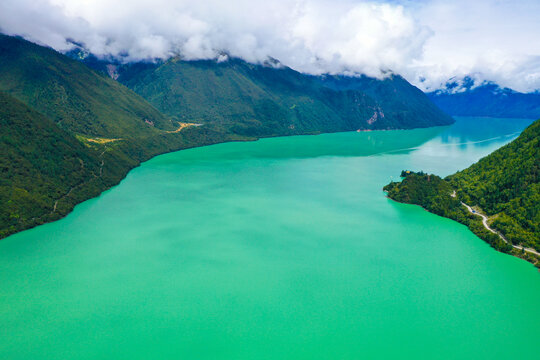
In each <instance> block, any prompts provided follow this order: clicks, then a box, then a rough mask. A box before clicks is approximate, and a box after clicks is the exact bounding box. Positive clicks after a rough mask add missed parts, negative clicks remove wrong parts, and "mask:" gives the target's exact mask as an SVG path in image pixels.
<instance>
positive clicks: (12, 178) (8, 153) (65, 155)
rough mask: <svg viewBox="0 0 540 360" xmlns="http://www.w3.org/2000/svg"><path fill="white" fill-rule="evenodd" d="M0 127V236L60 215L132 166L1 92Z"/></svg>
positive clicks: (108, 184) (115, 179)
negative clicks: (79, 138)
mask: <svg viewBox="0 0 540 360" xmlns="http://www.w3.org/2000/svg"><path fill="white" fill-rule="evenodd" d="M0 128H1V129H2V132H1V133H0V153H1V154H2V156H1V157H0V174H1V176H0V203H1V204H2V206H1V207H0V224H1V225H2V226H1V227H0V237H3V236H6V235H8V234H10V233H13V232H15V231H17V230H20V229H24V228H26V227H29V226H32V225H36V224H40V223H43V222H46V221H50V220H53V219H57V218H59V217H60V216H62V215H65V214H66V213H67V212H68V211H69V210H71V208H72V207H73V206H74V205H75V204H76V203H78V202H80V201H82V200H85V199H87V198H88V197H90V196H96V195H97V194H99V193H100V192H101V191H103V190H104V189H106V188H107V187H109V186H111V185H112V184H114V183H116V182H117V181H118V180H119V179H120V178H121V177H123V176H124V175H125V172H126V170H127V169H128V166H129V165H132V164H131V163H129V162H126V160H125V159H122V158H118V156H115V154H114V153H110V152H104V153H101V152H100V151H98V149H92V148H89V147H87V146H85V145H83V143H81V142H80V141H79V140H77V139H76V138H75V137H74V136H73V135H71V134H70V133H68V132H66V131H64V130H62V129H60V128H59V127H58V126H56V124H54V122H53V121H51V120H49V119H48V118H46V117H45V116H44V115H42V114H40V113H38V112H36V111H34V110H32V109H30V108H29V107H28V106H26V105H25V104H23V103H21V102H20V101H18V100H16V99H15V98H13V97H11V96H9V95H7V94H5V93H3V92H0ZM68 194H69V195H68Z"/></svg>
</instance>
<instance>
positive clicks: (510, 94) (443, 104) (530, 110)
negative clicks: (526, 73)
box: [427, 79, 540, 119]
mask: <svg viewBox="0 0 540 360" xmlns="http://www.w3.org/2000/svg"><path fill="white" fill-rule="evenodd" d="M471 81H472V80H470V79H469V80H467V79H465V84H464V86H462V87H461V88H460V89H459V90H458V91H456V90H455V89H454V86H452V84H449V85H447V88H446V89H443V90H438V91H434V92H430V93H428V94H427V95H428V97H429V98H430V99H431V100H432V101H433V102H434V103H435V104H436V105H437V106H439V107H440V108H441V109H442V110H443V111H445V112H446V113H448V114H450V115H454V116H490V117H500V118H525V119H537V118H539V117H540V94H539V93H528V94H524V93H520V92H517V91H513V90H511V89H507V88H500V87H499V86H497V85H496V84H493V83H486V84H484V85H481V86H478V87H473V84H472V82H471Z"/></svg>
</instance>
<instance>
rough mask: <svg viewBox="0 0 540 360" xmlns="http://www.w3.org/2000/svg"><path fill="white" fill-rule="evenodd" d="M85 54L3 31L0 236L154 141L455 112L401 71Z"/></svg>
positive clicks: (439, 121)
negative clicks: (347, 75) (87, 57)
mask: <svg viewBox="0 0 540 360" xmlns="http://www.w3.org/2000/svg"><path fill="white" fill-rule="evenodd" d="M71 55H73V53H72V54H71ZM75 57H78V56H75ZM83 58H84V57H82V58H79V60H81V59H83ZM83 60H84V59H83ZM89 65H92V66H94V67H95V68H96V69H97V70H93V69H90V68H89V67H88V66H86V65H85V64H84V63H83V62H81V61H78V60H75V59H72V58H70V57H68V56H65V55H62V54H59V53H57V52H55V51H54V50H52V49H49V48H45V47H42V46H39V45H36V44H33V43H31V42H28V41H25V40H23V39H20V38H16V37H9V36H4V35H1V34H0V92H1V97H0V101H1V104H2V108H1V109H0V122H1V125H2V127H1V133H0V146H1V150H2V159H1V163H0V165H1V171H0V173H1V177H0V200H1V203H2V207H1V209H0V238H1V237H4V236H7V235H9V234H11V233H13V232H16V231H19V230H21V229H25V228H28V227H31V226H34V225H36V224H40V223H43V222H46V221H51V220H53V219H56V218H58V217H60V216H63V215H65V214H67V213H68V212H69V211H70V210H71V209H72V208H73V206H74V205H76V204H77V203H79V202H81V201H83V200H86V199H88V198H90V197H93V196H96V195H97V194H99V193H100V192H101V191H103V190H104V189H106V188H108V187H110V186H112V185H113V184H116V183H118V182H119V181H120V180H121V179H122V178H123V177H124V176H125V174H126V173H127V172H128V171H129V170H130V169H131V168H133V167H134V166H137V165H138V164H139V163H140V162H141V161H144V160H147V159H149V158H150V157H152V156H154V155H157V154H160V153H164V152H168V151H174V150H179V149H185V148H188V147H195V146H202V145H208V144H214V143H218V142H223V141H234V140H253V139H256V138H258V137H261V136H275V135H291V134H306V133H319V132H332V131H342V130H356V129H359V128H362V129H371V128H410V127H427V126H433V125H446V124H449V123H451V122H452V119H451V118H449V117H448V116H447V115H445V114H443V113H442V112H441V111H440V110H438V109H437V108H436V107H435V106H434V105H433V104H431V103H430V102H429V100H428V99H427V97H425V96H424V95H423V94H422V93H421V92H419V90H418V89H416V88H414V87H413V86H412V85H410V84H408V83H407V82H406V81H405V80H403V79H402V78H399V77H397V76H393V77H389V78H388V79H386V80H385V81H384V82H381V84H383V83H384V85H378V82H379V81H378V80H374V79H371V80H369V81H368V79H367V78H365V79H363V80H362V81H368V82H369V83H370V84H369V86H368V85H367V83H366V84H365V85H362V86H364V87H366V92H364V91H363V90H361V89H360V88H361V87H362V86H360V85H361V84H360V78H358V79H357V80H358V81H357V83H356V85H355V86H356V87H357V88H355V89H352V88H351V89H336V88H335V86H334V85H335V84H334V85H332V86H330V85H329V84H328V83H325V82H324V81H322V80H321V79H320V78H317V77H312V76H306V75H302V74H300V73H298V72H295V71H293V70H291V69H288V68H285V67H281V66H279V65H278V64H277V63H275V62H272V63H269V64H266V65H251V64H248V63H245V62H243V61H240V60H234V59H233V60H230V61H227V62H223V63H218V62H216V61H196V62H186V61H180V60H178V59H170V60H169V61H166V62H164V63H156V64H130V65H122V66H120V65H119V64H113V63H107V62H104V61H101V60H97V59H94V61H93V64H89ZM111 75H113V76H112V78H111ZM113 78H114V79H116V78H118V80H120V81H121V82H123V83H124V84H126V85H128V87H131V88H132V89H134V90H135V91H132V90H130V89H129V88H128V87H126V86H124V85H122V84H121V83H120V82H118V81H115V80H114V79H113ZM333 81H334V83H335V82H337V83H340V82H341V81H343V79H334V80H333ZM349 81H353V82H354V80H349ZM368 90H369V91H370V95H368V93H367V92H368ZM136 92H138V93H139V94H140V95H138V94H137V93H136ZM141 95H142V96H141ZM401 97H403V98H402V99H398V98H401ZM408 104H416V105H414V106H409V105H408ZM422 104H423V105H422ZM421 105H422V106H421ZM422 109H427V110H422ZM185 123H199V124H204V126H187V127H186V124H185ZM180 130H181V131H180Z"/></svg>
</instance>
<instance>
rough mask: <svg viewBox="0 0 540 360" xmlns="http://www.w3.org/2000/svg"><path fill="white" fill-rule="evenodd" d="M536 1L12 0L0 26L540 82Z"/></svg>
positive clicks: (91, 41)
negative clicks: (536, 37)
mask: <svg viewBox="0 0 540 360" xmlns="http://www.w3.org/2000/svg"><path fill="white" fill-rule="evenodd" d="M535 3H537V2H533V1H531V2H523V3H520V5H516V4H517V3H516V2H513V3H512V2H510V1H505V0H477V1H475V2H470V1H465V0H456V1H453V2H448V1H442V0H425V1H420V2H418V1H408V0H403V1H390V2H386V3H385V2H383V1H361V0H356V1H355V0H288V1H286V0H271V1H269V0H249V1H248V0H234V1H228V2H225V1H221V0H204V1H203V0H198V1H195V0H152V1H147V0H146V1H142V0H117V1H110V0H107V1H105V0H93V1H88V0H2V2H1V3H0V29H1V30H2V31H4V32H6V33H9V34H17V35H22V36H24V37H26V38H28V39H29V40H32V41H36V42H39V43H41V44H46V45H49V46H51V47H53V48H55V49H57V50H60V51H65V50H67V49H69V48H70V46H72V45H71V44H70V42H69V41H67V39H72V40H74V41H77V42H80V43H83V44H84V45H85V46H86V47H87V48H88V49H89V50H90V51H91V52H93V53H95V54H96V55H102V56H104V55H112V56H116V57H122V58H123V59H124V60H126V61H136V60H147V59H155V58H168V57H170V56H173V55H181V56H182V57H184V58H185V59H187V60H194V59H209V58H215V59H218V58H219V60H220V61H225V60H226V58H225V57H223V54H224V53H227V54H229V55H230V56H233V57H240V58H243V59H245V60H247V61H250V62H263V61H265V60H267V59H268V57H269V56H270V57H273V58H276V59H279V60H280V61H281V62H282V63H283V64H285V65H287V66H290V67H292V68H294V69H296V70H298V71H301V72H305V73H311V74H321V73H364V74H367V75H370V76H377V77H380V76H383V74H384V73H385V71H386V70H389V69H391V70H393V71H394V72H397V73H400V74H402V75H403V76H405V77H406V78H407V79H408V80H410V81H412V82H413V83H415V84H417V85H419V86H420V87H421V88H423V89H434V88H437V87H439V86H441V84H443V83H444V82H445V81H446V80H447V79H448V78H450V77H452V76H464V75H467V74H476V75H475V76H476V77H477V78H478V80H479V81H482V80H484V79H491V80H495V81H497V82H498V83H500V84H501V85H503V86H510V87H513V88H516V89H518V90H522V91H531V90H534V89H538V88H540V70H539V69H540V43H539V42H538V41H537V40H536V39H534V35H535V34H536V35H537V34H538V33H540V25H538V24H537V23H538V21H535V20H536V18H535V15H537V14H539V13H540V4H535Z"/></svg>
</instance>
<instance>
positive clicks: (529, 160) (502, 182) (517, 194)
mask: <svg viewBox="0 0 540 360" xmlns="http://www.w3.org/2000/svg"><path fill="white" fill-rule="evenodd" d="M401 175H402V177H403V180H402V181H401V182H391V183H390V184H388V185H386V186H385V187H384V190H385V191H386V192H387V194H388V197H390V198H391V199H393V200H396V201H399V202H403V203H408V204H416V205H420V206H422V207H424V208H425V209H427V210H429V211H430V212H433V213H435V214H437V215H440V216H444V217H448V218H450V219H453V220H456V221H459V222H460V223H462V224H465V225H467V226H468V227H469V228H470V229H471V230H472V231H473V232H474V233H475V234H477V235H478V236H479V237H481V238H482V239H484V240H486V241H487V242H488V243H490V244H491V245H492V246H493V247H494V248H495V249H497V250H499V251H503V252H507V253H512V254H514V255H516V256H519V257H523V258H526V259H527V260H529V261H531V262H533V263H535V264H536V265H537V266H538V265H539V262H538V260H539V259H536V258H535V257H534V256H533V255H531V254H529V253H525V252H523V251H520V250H518V249H514V248H512V246H510V245H509V244H506V243H505V242H504V241H502V240H501V239H500V238H499V236H497V235H495V234H493V233H491V232H489V231H488V230H486V229H485V228H484V227H483V225H482V222H481V219H480V217H478V216H476V215H473V214H470V213H469V212H468V211H467V209H466V208H465V207H464V206H463V205H462V204H461V202H463V203H465V204H468V205H470V206H474V207H476V208H478V209H479V210H480V211H481V212H482V213H484V214H485V215H487V216H488V217H489V225H490V227H492V228H493V229H495V230H497V231H498V232H500V233H501V234H503V235H504V237H505V238H506V239H507V240H508V241H510V242H511V243H512V244H513V245H519V246H523V247H526V248H532V249H535V250H536V251H539V250H540V181H539V180H540V120H537V121H535V122H534V123H533V124H532V125H530V126H529V127H528V128H527V129H525V130H524V131H523V133H522V134H521V135H520V136H519V137H518V138H517V139H515V140H514V141H512V142H510V143H509V144H507V145H505V146H503V147H501V148H500V149H498V150H496V151H494V152H493V153H491V154H489V155H488V156H486V157H484V158H482V159H480V160H479V161H478V162H477V163H475V164H473V165H471V166H470V167H468V168H467V169H465V170H462V171H459V172H457V173H455V174H453V175H450V176H448V177H446V178H444V179H441V178H440V177H439V176H436V175H428V174H424V173H422V172H419V173H416V172H411V171H403V172H402V173H401ZM454 191H455V193H454ZM452 195H455V196H452Z"/></svg>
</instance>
